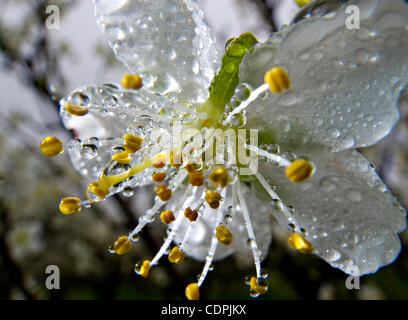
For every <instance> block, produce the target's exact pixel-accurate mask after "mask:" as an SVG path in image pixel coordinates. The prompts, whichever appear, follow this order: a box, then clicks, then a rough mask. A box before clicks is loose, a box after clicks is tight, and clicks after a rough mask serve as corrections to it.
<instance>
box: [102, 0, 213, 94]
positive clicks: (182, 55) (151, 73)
mask: <svg viewBox="0 0 408 320" xmlns="http://www.w3.org/2000/svg"><path fill="white" fill-rule="evenodd" d="M94 3H95V14H96V18H97V23H98V25H99V27H100V29H101V30H102V32H103V33H104V34H105V36H106V37H107V39H108V40H109V43H110V45H111V47H112V48H113V50H114V52H115V54H116V55H117V57H118V59H119V60H121V61H122V62H123V63H124V64H125V65H126V66H127V67H128V68H129V69H130V70H131V71H132V72H133V73H137V74H142V75H143V76H144V84H145V85H146V86H149V87H153V90H155V91H157V92H160V93H167V92H176V93H177V96H178V97H179V98H180V99H189V100H203V99H205V98H206V97H207V94H208V93H207V91H208V90H207V89H208V86H209V84H210V82H211V80H212V78H213V76H214V73H215V71H216V68H217V67H218V65H219V58H218V53H217V50H216V47H215V40H214V38H213V37H212V35H211V32H210V29H209V27H208V26H207V25H206V24H205V22H204V21H203V14H202V12H201V10H200V9H199V8H198V6H197V4H196V3H195V1H192V0H183V1H181V0H168V1H165V0H148V1H146V0H116V1H112V0H94Z"/></svg>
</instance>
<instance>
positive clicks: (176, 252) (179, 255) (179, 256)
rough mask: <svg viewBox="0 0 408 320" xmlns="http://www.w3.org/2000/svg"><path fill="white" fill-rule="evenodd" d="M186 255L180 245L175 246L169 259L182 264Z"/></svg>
mask: <svg viewBox="0 0 408 320" xmlns="http://www.w3.org/2000/svg"><path fill="white" fill-rule="evenodd" d="M185 257H186V253H185V252H184V251H181V250H180V248H179V247H174V248H173V249H171V251H170V253H169V256H168V258H169V261H170V262H171V263H176V264H180V263H182V262H183V260H184V258H185Z"/></svg>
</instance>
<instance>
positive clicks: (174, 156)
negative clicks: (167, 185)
mask: <svg viewBox="0 0 408 320" xmlns="http://www.w3.org/2000/svg"><path fill="white" fill-rule="evenodd" d="M182 163H183V157H182V155H181V152H179V151H170V165H171V166H172V167H174V168H180V167H181V164H182Z"/></svg>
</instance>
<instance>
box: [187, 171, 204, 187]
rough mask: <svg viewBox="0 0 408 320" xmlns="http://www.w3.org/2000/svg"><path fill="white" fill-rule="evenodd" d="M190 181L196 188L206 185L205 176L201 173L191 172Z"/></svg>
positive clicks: (189, 174)
mask: <svg viewBox="0 0 408 320" xmlns="http://www.w3.org/2000/svg"><path fill="white" fill-rule="evenodd" d="M188 179H189V182H190V184H191V185H192V186H194V187H200V186H202V185H203V184H204V175H203V173H202V172H200V171H193V172H189V173H188Z"/></svg>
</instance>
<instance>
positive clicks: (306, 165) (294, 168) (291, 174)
mask: <svg viewBox="0 0 408 320" xmlns="http://www.w3.org/2000/svg"><path fill="white" fill-rule="evenodd" d="M314 172H315V167H314V165H313V164H312V163H310V162H309V161H307V160H305V159H297V160H295V161H293V162H292V164H291V165H290V166H289V167H287V168H286V171H285V175H286V177H287V178H288V179H289V180H291V181H292V182H295V183H299V182H303V181H306V180H307V179H309V178H310V177H311V176H313V174H314Z"/></svg>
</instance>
